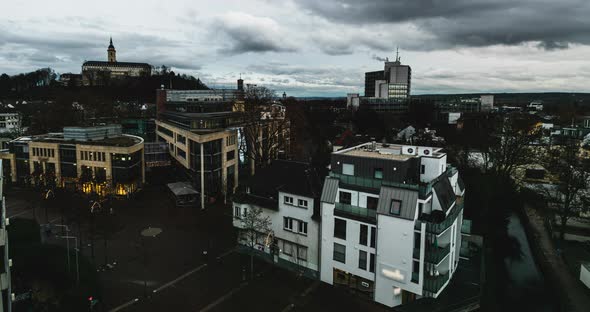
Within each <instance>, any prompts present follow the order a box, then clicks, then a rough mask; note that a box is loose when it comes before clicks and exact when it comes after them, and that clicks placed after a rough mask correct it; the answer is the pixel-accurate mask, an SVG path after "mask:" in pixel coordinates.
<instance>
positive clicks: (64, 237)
mask: <svg viewBox="0 0 590 312" xmlns="http://www.w3.org/2000/svg"><path fill="white" fill-rule="evenodd" d="M60 238H63V239H65V240H66V242H69V241H70V239H73V240H74V244H75V245H74V246H76V245H78V237H76V236H60ZM68 246H69V243H68ZM74 250H75V251H76V285H78V284H80V262H79V261H78V252H79V251H80V249H79V248H76V247H74ZM69 263H70V255H69V252H68V270H69V265H70V264H69Z"/></svg>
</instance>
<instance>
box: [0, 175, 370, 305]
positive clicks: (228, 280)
mask: <svg viewBox="0 0 590 312" xmlns="http://www.w3.org/2000/svg"><path fill="white" fill-rule="evenodd" d="M7 193H8V195H7V206H8V215H9V216H15V215H16V217H23V218H35V219H37V220H38V221H39V222H40V223H45V222H46V220H47V221H49V222H50V223H54V224H57V223H61V222H62V221H61V220H62V214H61V209H53V210H51V209H50V210H48V212H47V217H46V215H45V211H44V209H40V208H39V207H38V203H37V204H36V203H35V201H34V200H31V198H34V196H37V194H35V193H34V192H31V191H28V190H11V191H9V192H7ZM163 194H165V189H162V188H158V187H153V188H151V189H147V190H145V191H144V192H143V193H142V194H141V196H139V197H138V198H136V199H134V200H130V201H126V202H120V203H119V204H118V205H117V209H116V211H115V213H114V214H113V216H112V217H111V222H113V223H114V224H117V226H116V227H115V228H116V230H114V231H113V233H111V235H109V237H108V240H107V243H106V247H105V244H104V239H103V238H102V237H100V236H98V237H97V238H96V239H95V240H94V261H95V263H96V265H97V267H99V268H102V267H104V264H105V261H106V263H108V264H114V263H116V264H114V265H113V267H112V269H108V270H104V271H102V270H101V271H100V272H99V273H98V274H99V278H100V280H101V282H102V285H103V293H102V296H100V304H99V305H98V306H97V310H104V311H130V312H132V311H163V310H169V311H235V310H238V309H240V310H246V311H291V310H292V311H303V310H305V311H308V310H309V311H320V310H322V311H325V308H326V306H325V305H324V304H325V302H326V301H325V299H327V298H331V299H330V300H334V301H335V303H334V304H336V305H341V306H342V307H343V308H345V309H346V308H353V309H357V308H358V309H362V310H371V309H377V310H379V308H380V307H379V306H377V305H374V304H373V303H370V302H368V303H367V302H366V301H364V300H363V299H360V298H355V297H354V296H352V297H351V296H350V294H347V293H346V292H345V291H343V290H337V289H333V288H332V287H331V286H329V285H323V284H321V283H319V282H317V281H312V280H309V279H307V278H304V277H299V276H297V275H295V274H293V273H291V272H288V271H284V270H282V269H278V268H275V267H273V266H270V265H268V264H266V263H262V262H257V263H256V266H255V268H256V269H255V272H256V273H257V274H256V277H255V278H254V279H251V280H250V278H249V272H247V270H248V269H249V257H248V256H243V255H241V254H238V253H237V252H235V251H233V250H234V247H235V233H234V230H233V228H232V224H231V221H232V220H231V216H230V215H229V213H230V212H231V210H230V208H229V207H225V206H224V205H222V204H218V205H212V206H211V207H209V208H208V209H207V210H205V211H201V210H195V209H193V210H191V209H176V208H174V207H173V205H172V202H171V201H170V200H169V199H168V197H167V196H165V195H163ZM33 207H35V209H34V210H33ZM70 208H73V207H70ZM74 209H75V208H74ZM81 209H87V208H85V207H81ZM65 211H66V212H65V214H66V215H65V216H63V220H64V223H68V221H71V222H69V226H70V228H71V232H72V233H71V234H72V235H76V236H78V235H80V236H82V237H83V246H82V252H81V253H82V255H83V256H85V257H87V258H88V259H92V248H91V246H89V243H90V241H91V240H90V239H89V236H90V233H91V232H92V226H91V224H90V223H89V222H82V223H81V226H80V228H78V225H77V223H76V222H74V221H72V220H73V219H72V218H69V217H68V214H71V210H67V209H66V210H65ZM68 211H69V212H68ZM148 227H157V228H160V229H162V233H161V234H159V235H158V236H157V237H155V238H149V239H142V236H141V235H140V232H141V231H142V230H143V229H145V228H148ZM50 243H56V244H63V243H64V242H61V241H59V240H55V241H53V240H50ZM205 250H206V251H207V254H208V256H207V257H205V256H204V255H203V251H205ZM105 255H106V257H105ZM328 310H331V309H328Z"/></svg>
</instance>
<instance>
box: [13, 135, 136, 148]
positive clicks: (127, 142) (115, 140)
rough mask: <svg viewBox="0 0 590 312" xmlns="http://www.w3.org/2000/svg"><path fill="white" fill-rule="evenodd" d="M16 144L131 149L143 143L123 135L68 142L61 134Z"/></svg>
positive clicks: (20, 139) (36, 137) (25, 139)
mask: <svg viewBox="0 0 590 312" xmlns="http://www.w3.org/2000/svg"><path fill="white" fill-rule="evenodd" d="M14 141H16V142H44V143H58V144H82V145H100V146H117V147H131V146H133V145H136V144H139V143H141V142H143V139H142V138H140V137H136V136H132V135H127V134H123V135H121V136H117V137H112V138H104V139H99V140H88V141H82V140H70V139H65V138H64V136H63V133H48V134H43V135H37V136H32V137H30V136H29V137H20V138H18V139H15V140H14Z"/></svg>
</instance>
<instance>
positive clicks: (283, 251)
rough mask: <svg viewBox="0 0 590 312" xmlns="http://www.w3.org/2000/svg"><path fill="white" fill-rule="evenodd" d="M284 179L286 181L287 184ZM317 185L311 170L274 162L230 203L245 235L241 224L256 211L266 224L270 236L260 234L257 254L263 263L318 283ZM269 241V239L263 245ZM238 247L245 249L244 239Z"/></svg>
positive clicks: (239, 239)
mask: <svg viewBox="0 0 590 312" xmlns="http://www.w3.org/2000/svg"><path fill="white" fill-rule="evenodd" d="M286 177H288V178H286ZM319 193H320V183H319V179H318V176H317V175H316V173H315V171H314V170H313V169H311V167H310V166H309V164H307V163H302V162H295V161H285V160H275V161H273V163H272V164H271V165H270V166H269V167H266V168H262V169H259V170H258V171H257V172H256V175H254V176H253V177H251V178H250V179H249V180H248V181H247V182H246V183H245V185H244V192H242V193H239V194H237V195H236V196H234V198H233V207H234V214H233V216H234V221H233V225H234V227H236V228H237V229H238V231H240V230H241V229H243V226H244V225H243V222H242V220H243V218H245V217H246V215H247V214H248V212H249V211H251V209H253V208H260V209H262V211H263V217H268V218H269V219H270V223H271V226H270V233H258V239H257V242H256V246H255V249H256V250H257V255H259V256H261V257H262V258H263V259H267V260H270V261H271V262H273V263H275V264H277V265H279V266H282V267H285V268H287V269H292V270H295V271H300V272H303V273H304V274H305V275H307V276H309V277H312V278H319V269H320V254H319V237H320V222H319V221H320V220H319V210H318V209H319ZM267 237H271V239H267ZM238 243H239V244H240V245H242V246H244V247H245V249H246V250H245V251H246V252H251V250H247V249H248V248H249V247H251V246H248V243H247V241H246V239H244V237H243V236H242V235H239V236H238Z"/></svg>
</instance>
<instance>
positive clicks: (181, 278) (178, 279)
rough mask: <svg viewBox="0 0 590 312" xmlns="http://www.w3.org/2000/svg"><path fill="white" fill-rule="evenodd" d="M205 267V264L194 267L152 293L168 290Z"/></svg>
mask: <svg viewBox="0 0 590 312" xmlns="http://www.w3.org/2000/svg"><path fill="white" fill-rule="evenodd" d="M206 266H207V263H205V264H201V265H200V266H198V267H196V268H194V269H192V270H190V271H188V272H186V273H184V274H182V275H181V276H179V277H177V278H175V279H173V280H171V281H170V282H168V283H166V284H164V285H162V286H160V287H158V288H156V289H154V290H153V291H152V292H158V291H161V290H163V289H166V288H168V287H170V286H172V285H174V284H176V283H178V282H179V281H181V280H183V279H185V278H186V277H188V276H189V275H191V274H193V273H195V272H198V271H200V270H201V269H202V268H204V267H206Z"/></svg>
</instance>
